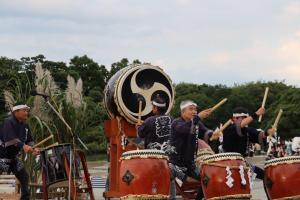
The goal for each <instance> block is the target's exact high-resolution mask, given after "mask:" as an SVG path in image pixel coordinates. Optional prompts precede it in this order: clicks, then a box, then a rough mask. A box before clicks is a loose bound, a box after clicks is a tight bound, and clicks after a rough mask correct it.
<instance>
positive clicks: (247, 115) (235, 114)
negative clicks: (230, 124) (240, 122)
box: [232, 113, 249, 117]
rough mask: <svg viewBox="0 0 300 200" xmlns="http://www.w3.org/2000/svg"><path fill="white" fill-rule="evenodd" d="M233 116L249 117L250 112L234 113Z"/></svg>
mask: <svg viewBox="0 0 300 200" xmlns="http://www.w3.org/2000/svg"><path fill="white" fill-rule="evenodd" d="M232 117H249V114H248V113H233V115H232Z"/></svg>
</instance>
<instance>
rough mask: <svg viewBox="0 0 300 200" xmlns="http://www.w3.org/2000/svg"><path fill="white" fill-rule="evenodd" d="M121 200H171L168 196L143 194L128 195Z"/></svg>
mask: <svg viewBox="0 0 300 200" xmlns="http://www.w3.org/2000/svg"><path fill="white" fill-rule="evenodd" d="M120 199H121V200H136V199H143V200H166V199H169V196H168V195H161V194H158V195H148V194H141V195H131V194H130V195H127V196H123V197H121V198H120Z"/></svg>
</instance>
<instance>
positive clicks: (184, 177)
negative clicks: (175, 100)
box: [169, 100, 213, 199]
mask: <svg viewBox="0 0 300 200" xmlns="http://www.w3.org/2000/svg"><path fill="white" fill-rule="evenodd" d="M180 110H181V117H179V118H177V119H175V120H174V121H173V123H172V132H171V141H170V142H171V146H172V147H173V148H174V149H175V152H173V153H172V154H171V155H170V164H169V165H170V169H171V174H172V177H173V178H175V177H176V178H178V179H179V180H181V181H182V182H183V183H184V182H198V181H199V180H200V170H199V168H198V167H196V165H195V158H196V153H197V149H198V144H197V143H198V138H199V139H205V138H210V137H212V135H213V134H212V133H213V131H212V130H210V129H208V128H207V127H206V126H205V125H204V124H203V123H202V121H201V120H202V119H204V118H206V117H208V116H209V115H210V114H211V110H210V109H207V110H204V111H202V112H200V113H197V104H196V103H195V102H193V101H191V100H186V101H182V102H181V104H180ZM202 196H203V194H202V191H199V192H198V195H197V199H199V198H200V199H201V197H202Z"/></svg>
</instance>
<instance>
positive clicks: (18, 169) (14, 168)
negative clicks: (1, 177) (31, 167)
mask: <svg viewBox="0 0 300 200" xmlns="http://www.w3.org/2000/svg"><path fill="white" fill-rule="evenodd" d="M8 160H9V161H8ZM0 171H1V172H8V173H9V172H12V173H13V174H14V175H15V176H16V178H17V179H18V180H19V182H20V185H21V200H29V199H30V193H29V188H28V183H29V176H28V174H27V172H26V170H25V167H24V165H23V163H22V162H21V161H20V160H19V159H18V158H15V159H7V160H5V161H3V160H1V158H0Z"/></svg>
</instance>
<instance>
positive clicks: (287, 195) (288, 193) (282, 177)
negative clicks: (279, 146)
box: [264, 156, 300, 200]
mask: <svg viewBox="0 0 300 200" xmlns="http://www.w3.org/2000/svg"><path fill="white" fill-rule="evenodd" d="M264 184H265V186H266V190H267V193H268V196H269V198H271V199H282V200H283V199H300V188H299V187H300V156H288V157H282V158H274V159H271V160H268V161H266V163H265V180H264Z"/></svg>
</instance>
